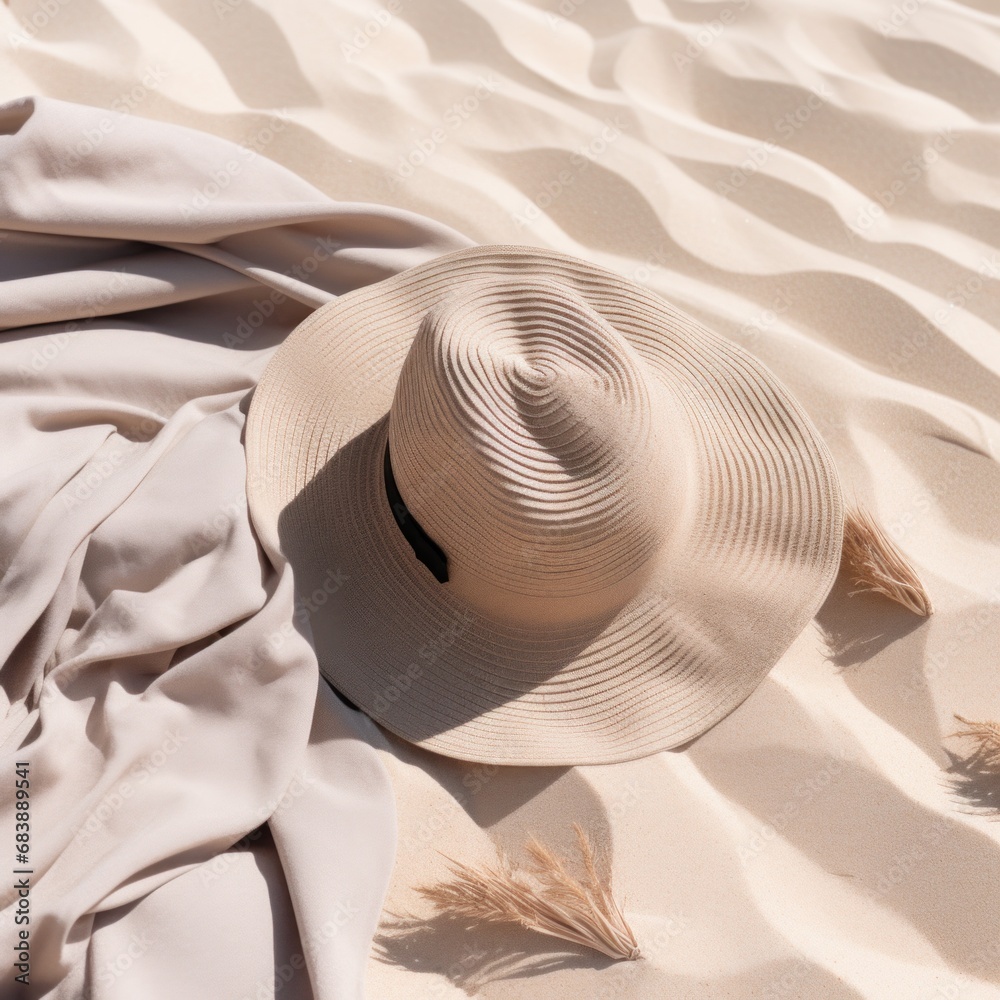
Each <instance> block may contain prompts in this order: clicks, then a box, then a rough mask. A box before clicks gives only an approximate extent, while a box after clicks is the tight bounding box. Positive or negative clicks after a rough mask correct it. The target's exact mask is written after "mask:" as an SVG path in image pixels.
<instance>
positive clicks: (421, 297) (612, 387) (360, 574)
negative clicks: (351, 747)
mask: <svg viewBox="0 0 1000 1000" xmlns="http://www.w3.org/2000/svg"><path fill="white" fill-rule="evenodd" d="M387 441H388V446H389V453H390V455H391V463H392V468H393V472H394V478H395V480H396V482H397V485H398V488H399V492H400V495H401V497H402V500H403V502H404V503H405V504H406V506H407V508H408V511H409V513H410V514H412V516H413V517H415V518H416V520H417V522H418V523H419V524H420V526H421V527H422V528H423V530H424V531H425V532H427V534H428V535H429V536H430V538H431V539H433V541H434V542H435V543H436V544H437V545H438V546H439V547H440V548H441V549H443V550H444V553H445V556H446V558H447V573H448V579H447V580H442V581H439V580H437V579H435V576H434V575H432V572H431V570H430V569H428V567H427V566H425V565H423V564H422V563H421V562H420V561H418V559H417V557H416V556H415V554H414V551H413V549H412V548H411V546H410V544H409V543H408V542H407V541H406V539H405V537H404V535H403V533H402V531H401V530H400V527H399V526H398V525H397V523H396V522H395V521H394V519H393V515H392V513H391V508H390V503H389V500H388V498H387V495H386V488H385V483H384V475H383V463H384V455H385V452H386V445H387ZM246 447H247V467H248V482H249V488H248V500H249V505H250V511H251V514H252V517H253V520H254V524H255V525H256V526H257V528H258V531H259V532H260V534H261V536H262V537H266V538H268V539H270V540H271V544H272V545H273V546H275V547H277V546H279V545H280V548H281V550H282V551H283V552H284V553H285V554H286V555H287V556H288V558H289V559H290V560H291V562H292V565H293V566H294V567H295V572H296V575H297V578H298V579H299V581H300V583H301V584H302V586H303V587H304V589H305V590H306V591H309V590H311V589H312V588H313V587H314V586H320V585H321V583H322V581H323V579H324V578H328V577H329V575H330V574H331V572H333V573H336V574H337V575H338V576H339V575H343V576H344V578H345V579H347V580H348V581H349V583H348V585H346V586H344V587H341V588H338V589H337V592H336V593H335V594H333V595H332V596H331V599H330V601H329V604H328V606H327V608H326V610H325V613H324V614H323V615H322V616H321V617H320V618H318V619H317V621H316V622H315V625H314V634H315V636H316V642H317V655H318V656H319V662H320V669H321V671H322V672H323V673H324V675H325V676H327V677H328V678H329V679H330V680H331V681H332V682H333V683H334V684H335V685H336V686H337V687H338V689H340V690H342V691H344V692H345V693H346V694H347V695H348V697H350V698H351V699H352V700H353V701H354V702H355V703H357V704H358V705H359V706H360V707H361V708H363V709H364V710H365V711H367V712H368V713H369V714H371V715H372V716H373V717H374V718H375V719H376V720H377V721H379V722H381V723H382V724H383V725H385V726H387V727H388V728H389V729H391V730H392V731H393V732H395V733H397V734H399V735H401V736H403V737H405V738H407V739H409V740H411V741H412V742H414V743H417V744H419V745H421V746H424V747H426V748H427V749H430V750H436V751H438V752H439V753H444V754H448V755H449V756H455V757H460V758H463V759H467V760H477V761H485V762H489V763H493V764H535V765H540V764H545V765H554V764H601V763H610V762H613V761H619V760H629V759H632V758H635V757H641V756H645V755H648V754H650V753H654V752H656V751H658V750H663V749H667V748H669V747H673V746H677V745H678V744H681V743H684V742H687V741H688V740H691V739H693V738H694V737H695V736H698V735H699V734H700V733H702V732H703V731H704V730H705V729H707V728H708V727H709V726H711V725H712V724H713V723H715V722H717V721H718V720H719V719H720V718H722V717H724V716H725V715H726V714H728V713H729V712H730V711H732V709H733V708H734V707H735V706H736V705H738V704H739V703H740V702H741V701H743V700H744V698H746V697H747V695H749V694H750V692H751V691H752V690H753V689H754V688H755V687H756V686H757V684H758V683H759V682H760V680H761V678H762V677H763V676H764V674H765V673H766V672H767V670H769V669H770V668H771V667H772V666H773V665H774V663H775V662H776V661H777V660H778V658H779V657H780V656H781V654H782V653H783V652H784V651H785V650H786V649H787V648H788V646H789V645H790V644H791V642H792V641H793V640H794V639H795V637H796V636H797V635H798V634H799V633H800V632H801V631H802V629H803V628H804V627H805V625H806V624H807V623H808V622H809V620H810V619H811V618H812V617H813V615H814V614H815V612H816V610H817V609H818V607H819V606H820V604H821V603H822V602H823V599H824V598H825V597H826V595H827V592H828V591H829V588H830V585H831V584H832V582H833V578H834V576H835V575H836V572H837V568H838V566H839V563H840V550H841V540H842V534H843V513H842V505H841V498H840V483H839V480H838V478H837V474H836V470H835V469H834V468H833V464H832V460H831V458H830V456H829V453H828V452H827V450H826V447H825V445H823V443H822V441H821V440H820V439H819V438H818V436H817V435H816V433H815V431H814V429H813V427H812V424H811V422H810V421H809V418H808V417H807V416H806V415H805V413H804V412H803V411H802V410H801V408H800V407H799V406H798V404H797V403H796V402H795V401H794V400H793V399H792V398H791V397H790V396H789V395H788V393H787V391H786V390H785V389H784V388H783V387H782V385H781V384H780V383H779V382H778V381H777V379H776V378H775V377H774V376H773V375H772V374H771V373H770V372H769V371H768V370H767V369H766V368H764V367H763V366H762V365H760V364H759V363H758V362H757V361H755V360H754V358H753V357H751V356H750V355H749V354H747V353H746V352H745V351H743V350H741V349H740V348H738V347H735V346H733V345H732V344H730V343H728V342H727V341H725V340H723V339H722V338H720V337H718V336H716V335H714V334H712V333H711V332H709V331H708V330H706V329H704V328H703V327H701V326H699V325H698V324H697V323H695V322H694V321H693V320H691V319H690V318H689V317H686V316H684V315H683V314H681V313H678V312H677V311H676V310H675V309H673V308H672V307H670V306H669V305H667V304H666V303H665V302H664V301H663V300H662V299H660V298H658V297H657V296H655V295H653V294H652V293H650V292H648V291H646V290H645V289H643V288H641V287H640V286H638V285H636V284H634V283H632V282H629V281H626V280H624V279H623V278H621V277H620V276H618V275H615V274H614V273H613V272H610V271H606V270H604V269H602V268H598V267H595V266H594V265H591V264H588V263H586V262H585V261H580V260H577V259H574V258H572V257H568V256H566V255H563V254H554V253H545V252H541V251H536V250H533V249H532V248H530V247H521V248H518V247H505V246H485V247H474V248H471V249H469V250H462V251H457V252H456V253H453V254H449V255H446V256H444V257H441V258H439V259H437V260H435V261H432V262H430V263H429V264H424V265H420V266H418V267H415V268H412V269H411V270H409V271H407V272H405V273H404V274H401V275H399V276H397V277H395V278H391V279H388V280H387V281H385V282H382V283H380V284H377V285H372V286H369V287H367V288H364V289H360V290H358V291H355V292H353V293H351V294H349V295H345V296H343V297H342V298H340V299H338V300H337V301H336V302H334V303H331V304H330V305H328V306H326V307H324V308H322V309H318V310H317V311H316V312H315V313H313V314H312V315H311V316H310V317H309V318H308V319H307V320H305V321H304V322H303V323H302V324H300V326H299V327H298V328H297V329H296V330H295V331H294V332H293V333H292V334H291V335H290V336H289V337H288V339H287V340H286V341H285V342H284V344H282V346H281V347H280V348H279V349H278V351H277V352H276V353H275V356H274V358H273V359H272V360H271V362H270V363H269V365H268V367H267V369H266V370H265V372H264V374H263V376H262V377H261V380H260V383H259V385H258V386H257V389H256V390H255V392H254V396H253V400H252V402H251V404H250V412H249V415H248V420H247V442H246Z"/></svg>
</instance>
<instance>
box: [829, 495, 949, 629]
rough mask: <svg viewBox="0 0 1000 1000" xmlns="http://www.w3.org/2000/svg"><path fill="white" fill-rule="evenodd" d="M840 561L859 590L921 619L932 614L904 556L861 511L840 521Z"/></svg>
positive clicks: (925, 596) (925, 593)
mask: <svg viewBox="0 0 1000 1000" xmlns="http://www.w3.org/2000/svg"><path fill="white" fill-rule="evenodd" d="M843 560H844V564H845V565H846V567H847V570H848V572H849V573H850V576H851V580H852V582H853V583H854V584H855V585H856V586H857V587H858V588H859V590H862V591H865V590H868V591H874V592H876V593H878V594H884V595H885V596H886V597H888V598H889V599H890V600H893V601H895V602H896V603H897V604H902V605H903V607H904V608H908V609H909V610H910V611H912V612H913V613H914V614H916V615H922V616H923V617H925V618H926V617H927V616H928V615H930V614H931V613H932V612H933V610H934V609H933V608H932V607H931V600H930V598H929V597H928V596H927V591H926V590H924V585H923V584H922V583H921V582H920V578H919V577H918V576H917V574H916V572H915V571H914V569H913V567H912V566H911V565H910V564H909V562H908V561H907V559H906V556H904V555H903V553H902V552H901V551H900V550H899V548H898V546H897V545H896V543H895V542H893V540H892V539H891V538H890V537H889V536H888V535H887V534H886V533H885V532H884V531H883V530H882V528H881V527H880V526H879V524H878V522H877V521H876V520H875V518H874V517H872V515H871V514H869V513H868V511H866V510H864V509H863V508H861V507H855V508H853V509H849V510H848V511H847V513H846V516H845V518H844V550H843ZM855 593H857V591H855Z"/></svg>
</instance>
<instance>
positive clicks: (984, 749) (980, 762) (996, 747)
mask: <svg viewBox="0 0 1000 1000" xmlns="http://www.w3.org/2000/svg"><path fill="white" fill-rule="evenodd" d="M955 718H956V719H958V721H959V722H961V723H962V724H963V725H964V726H965V727H966V728H965V729H961V730H959V731H958V732H957V733H952V734H951V735H952V736H953V737H962V736H964V737H968V738H969V739H970V740H973V741H975V744H976V749H975V750H974V751H973V754H972V756H971V757H970V758H969V759H970V761H971V762H972V763H973V764H975V765H976V766H977V767H980V768H982V769H984V770H989V771H993V770H997V771H1000V724H998V723H996V722H972V721H971V720H970V719H966V718H963V717H962V716H961V715H956V716H955Z"/></svg>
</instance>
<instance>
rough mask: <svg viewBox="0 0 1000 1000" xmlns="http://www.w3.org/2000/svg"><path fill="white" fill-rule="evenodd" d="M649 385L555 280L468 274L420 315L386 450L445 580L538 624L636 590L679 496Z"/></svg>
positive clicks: (627, 353)
mask: <svg viewBox="0 0 1000 1000" xmlns="http://www.w3.org/2000/svg"><path fill="white" fill-rule="evenodd" d="M656 391H657V390H656V389H655V388H654V386H653V382H652V380H651V379H649V378H647V373H646V370H645V363H644V362H643V360H642V359H641V358H640V357H639V355H638V354H637V353H636V352H635V350H634V349H633V348H632V347H631V345H629V344H628V342H627V341H626V340H625V339H624V337H622V336H621V335H620V334H619V333H618V332H617V331H616V330H615V329H614V328H613V327H612V326H610V325H609V324H608V323H607V322H606V321H605V320H604V319H603V318H602V317H601V316H600V315H598V314H597V313H596V312H595V311H594V310H593V309H592V308H591V307H590V306H589V305H588V304H587V303H586V302H585V301H584V300H583V299H582V298H581V297H580V296H579V295H578V294H577V293H576V292H575V291H574V290H572V289H570V288H567V287H565V286H563V285H560V284H558V283H556V282H553V281H550V280H546V279H533V280H524V279H520V280H509V279H508V280H505V281H495V282H489V283H487V282H478V283H474V284H472V285H469V286H465V287H463V288H462V290H461V291H460V292H457V293H455V294H452V295H450V296H447V297H446V298H445V299H444V300H443V301H441V302H440V303H438V305H437V306H436V307H435V308H434V309H433V310H431V311H430V312H429V313H427V314H426V315H425V316H424V317H423V320H422V322H421V324H420V328H419V330H418V332H417V334H416V337H415V339H414V342H413V344H412V346H411V348H410V351H409V354H408V355H407V358H406V361H405V362H404V364H403V367H402V370H401V372H400V377H399V382H398V384H397V387H396V392H395V397H394V400H393V404H392V407H391V409H390V414H389V444H390V450H391V454H392V466H393V472H394V476H395V479H396V482H397V484H398V487H399V490H400V493H401V495H402V498H403V500H404V501H405V503H406V504H407V507H408V508H409V510H410V511H411V513H412V514H413V516H414V517H415V518H416V519H417V521H418V522H419V523H420V525H421V526H422V527H423V529H424V530H425V531H426V532H427V533H428V534H429V535H430V536H431V538H433V539H434V540H435V542H437V544H438V545H439V546H440V547H441V548H442V549H443V550H444V552H445V554H446V556H447V558H448V565H449V575H450V583H449V587H450V588H452V589H453V590H454V591H456V592H457V593H459V594H460V595H461V596H462V597H463V598H465V599H466V600H468V601H469V602H470V603H472V604H473V605H478V606H479V607H480V608H481V609H482V610H484V611H486V612H493V613H497V612H498V611H499V612H502V613H503V614H504V616H505V617H513V618H515V619H520V620H525V621H530V620H533V619H538V620H539V621H545V622H549V623H554V622H557V621H559V620H560V619H566V618H575V617H580V616H588V615H593V614H599V613H600V612H601V611H604V610H616V609H617V607H618V606H620V604H621V603H622V602H623V601H624V600H626V599H627V598H628V597H629V596H631V595H632V593H634V592H635V591H636V590H637V589H638V588H639V587H640V586H641V585H642V582H643V581H644V580H645V578H646V575H647V573H646V570H647V568H648V567H649V564H650V563H651V561H653V558H654V556H655V555H656V554H657V553H658V552H660V551H661V550H662V548H663V545H664V542H665V540H666V538H667V536H668V533H669V530H670V527H671V523H672V520H673V518H672V517H671V513H672V512H671V511H670V510H668V509H665V508H666V507H667V506H668V505H667V504H666V502H665V500H664V498H665V497H666V496H668V495H673V496H676V495H679V494H681V493H682V492H683V491H682V490H676V489H665V485H664V480H665V478H668V477H676V476H677V475H678V474H679V467H678V462H677V461H676V459H675V460H671V458H672V456H671V455H670V454H669V453H668V452H667V451H666V449H664V447H663V437H664V431H665V430H667V428H664V427H661V426H658V422H657V419H656V416H657V414H658V413H659V412H660V411H661V410H662V407H661V405H660V400H659V399H657V400H655V401H654V400H651V398H650V394H651V393H655V392H656ZM554 605H555V606H556V607H554ZM559 606H561V610H559Z"/></svg>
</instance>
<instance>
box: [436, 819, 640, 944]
mask: <svg viewBox="0 0 1000 1000" xmlns="http://www.w3.org/2000/svg"><path fill="white" fill-rule="evenodd" d="M573 829H574V830H575V831H576V838H577V845H578V848H579V852H580V869H581V872H580V874H581V878H579V879H577V878H575V877H574V876H573V875H572V874H570V872H569V871H568V869H567V866H566V862H565V861H563V859H561V858H559V857H557V856H556V855H555V854H554V853H553V852H552V851H551V850H549V848H547V847H546V846H545V845H544V844H541V843H539V842H538V841H537V840H536V839H535V838H533V837H532V838H531V839H530V840H529V841H528V842H527V844H526V845H525V849H526V850H527V852H528V857H529V859H530V862H529V866H528V868H527V870H515V868H514V867H513V865H512V864H511V862H510V861H509V859H507V858H506V857H504V856H503V855H502V854H499V852H498V863H497V864H496V865H484V866H483V867H481V868H472V867H470V866H469V865H465V864H462V862H460V861H455V860H454V859H453V858H447V860H448V862H449V870H450V871H451V874H452V879H451V880H450V881H447V882H440V883H438V884H437V885H433V886H420V887H419V888H418V889H417V892H419V893H420V895H421V896H423V897H424V898H425V899H427V900H429V901H430V902H431V903H433V904H434V906H435V908H436V909H437V910H438V911H439V912H441V913H446V914H450V915H452V916H456V917H464V918H467V919H473V920H483V921H487V922H490V923H514V924H520V925H521V926H522V927H526V928H528V929H529V930H533V931H538V932H540V933H542V934H548V935H551V936H552V937H557V938H562V939H563V940H566V941H573V942H574V943H576V944H580V945H583V946H584V947H587V948H593V949H594V950H595V951H599V952H601V953H602V954H604V955H607V956H608V957H609V958H616V959H625V960H634V959H637V958H638V957H639V944H638V942H637V941H636V939H635V934H633V933H632V929H631V928H630V927H629V925H628V924H627V923H626V921H625V916H624V914H623V913H622V911H621V909H620V908H619V906H618V904H617V903H616V902H615V900H614V898H613V897H612V894H611V880H610V877H608V878H604V879H602V878H601V876H600V875H599V873H598V871H597V865H596V863H595V861H594V851H593V848H592V847H591V846H590V841H589V840H588V839H587V835H586V834H585V833H584V832H583V830H582V829H581V827H580V826H579V825H577V824H575V823H574V824H573ZM445 857H447V855H445Z"/></svg>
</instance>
